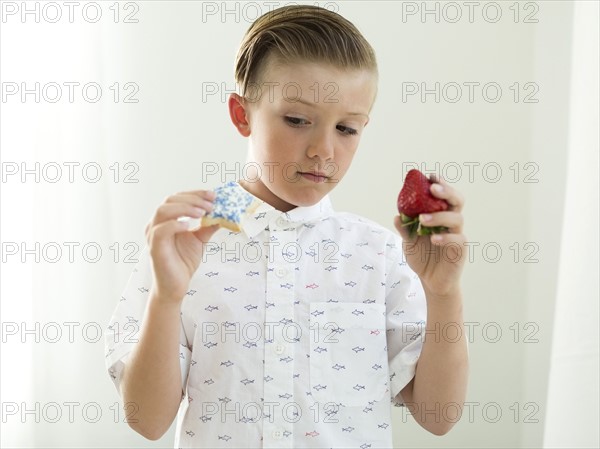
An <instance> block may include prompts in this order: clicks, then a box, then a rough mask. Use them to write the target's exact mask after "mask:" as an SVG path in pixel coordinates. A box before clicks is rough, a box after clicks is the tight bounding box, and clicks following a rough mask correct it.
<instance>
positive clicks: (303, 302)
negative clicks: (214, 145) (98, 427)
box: [105, 181, 426, 449]
mask: <svg viewBox="0 0 600 449" xmlns="http://www.w3.org/2000/svg"><path fill="white" fill-rule="evenodd" d="M233 188H237V189H243V187H241V185H239V183H238V182H236V181H233ZM244 192H245V190H244ZM401 242H402V241H401V238H400V236H399V235H398V234H396V233H394V232H392V231H390V230H388V229H386V228H384V227H382V226H381V225H379V224H377V223H375V222H373V221H370V220H368V219H365V218H362V217H360V216H358V215H355V214H351V213H347V212H336V211H334V210H333V209H332V205H331V201H330V198H329V195H327V196H325V197H324V198H323V199H322V200H321V201H320V202H319V203H317V204H315V205H313V206H309V207H296V208H295V209H292V210H290V211H289V212H287V213H286V212H281V211H279V210H277V209H275V208H273V207H272V206H270V205H269V204H268V203H265V202H263V201H261V204H260V205H259V207H258V208H257V209H255V210H254V212H253V213H251V214H248V215H246V216H245V217H244V218H243V219H242V231H241V232H231V231H229V230H227V229H224V228H220V229H219V230H218V231H217V232H216V233H215V234H214V235H213V237H212V238H211V241H210V242H207V244H206V246H205V249H204V252H205V254H204V256H203V260H202V262H201V264H200V266H199V268H198V270H197V271H196V273H195V274H194V276H193V278H192V280H191V282H190V285H189V290H188V291H187V293H186V295H185V297H184V299H183V302H182V304H181V333H180V335H181V337H180V354H179V356H180V361H181V374H182V380H183V383H182V385H183V386H184V387H183V389H184V391H183V392H182V396H183V399H182V403H181V406H180V409H179V413H178V417H177V430H176V437H175V447H181V448H192V447H211V448H217V447H218V448H226V447H230V448H240V447H251V448H256V447H264V448H297V447H306V448H317V447H319V448H321V447H343V448H351V447H352V448H354V447H355V448H362V449H367V448H381V447H392V422H391V406H392V405H402V402H401V400H400V399H401V398H399V397H397V395H398V393H399V392H400V390H402V388H403V387H404V386H405V385H406V384H407V383H408V382H409V381H410V380H411V379H412V378H413V376H414V374H415V368H416V363H417V360H418V358H419V355H420V353H421V348H422V344H423V340H422V338H423V332H422V331H423V330H424V325H425V320H426V302H425V295H424V292H423V288H422V285H421V282H420V280H419V278H418V277H417V276H416V274H415V273H414V272H413V271H412V270H411V269H410V268H409V267H408V265H407V264H406V262H405V259H404V255H403V253H402V246H401V244H402V243H401ZM151 286H152V270H151V259H150V257H149V252H148V248H147V247H146V248H144V250H143V251H142V252H141V254H140V259H139V262H138V263H137V265H136V267H135V269H134V270H133V273H132V274H131V276H130V278H129V281H128V283H127V286H126V288H125V290H124V292H123V294H122V296H121V298H120V301H119V302H118V304H117V307H116V309H115V311H114V314H113V317H112V318H111V320H110V323H109V324H108V330H107V333H106V340H105V344H106V366H107V369H108V371H109V374H110V376H111V378H112V380H113V382H114V383H115V385H116V387H117V389H119V383H120V380H121V374H122V370H123V367H124V366H125V364H126V363H127V357H128V354H129V353H130V351H131V350H132V348H133V347H134V345H135V343H136V341H137V340H136V337H137V334H138V331H139V329H140V327H141V323H142V321H143V319H144V311H145V307H146V303H147V300H148V296H149V292H150V289H151ZM132 418H135V416H132Z"/></svg>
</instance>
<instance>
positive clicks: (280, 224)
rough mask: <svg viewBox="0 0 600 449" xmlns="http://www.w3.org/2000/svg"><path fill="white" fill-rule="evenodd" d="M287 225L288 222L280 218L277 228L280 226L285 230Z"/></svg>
mask: <svg viewBox="0 0 600 449" xmlns="http://www.w3.org/2000/svg"><path fill="white" fill-rule="evenodd" d="M286 225H287V222H286V221H285V220H284V219H283V218H281V217H279V218H278V219H277V226H279V227H280V228H284V227H285V226H286Z"/></svg>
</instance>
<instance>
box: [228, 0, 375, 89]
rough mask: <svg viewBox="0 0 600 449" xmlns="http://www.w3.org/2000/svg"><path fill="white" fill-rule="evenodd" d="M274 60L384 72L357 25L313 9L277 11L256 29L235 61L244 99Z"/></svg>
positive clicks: (296, 7)
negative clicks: (381, 70) (325, 64)
mask: <svg viewBox="0 0 600 449" xmlns="http://www.w3.org/2000/svg"><path fill="white" fill-rule="evenodd" d="M269 61H276V62H278V63H284V64H285V63H296V62H301V61H307V62H315V63H327V64H331V65H333V66H334V67H337V68H340V69H348V70H351V69H354V70H367V71H371V72H373V73H374V74H375V75H376V76H377V74H378V70H377V60H376V57H375V51H374V50H373V48H372V47H371V45H370V44H369V43H368V42H367V40H366V39H365V37H364V36H363V35H362V34H361V33H360V31H358V29H357V28H356V27H355V26H354V24H352V22H350V21H349V20H347V19H345V18H344V17H342V16H341V15H339V14H337V13H335V12H332V11H330V10H328V9H325V8H321V7H319V6H313V5H289V6H283V7H281V8H277V9H275V10H273V11H269V12H267V13H266V14H263V15H262V16H260V17H259V18H258V19H257V20H256V21H255V22H254V23H253V24H252V25H251V26H250V28H249V29H248V31H247V32H246V34H245V36H244V38H243V40H242V43H241V44H240V49H239V51H238V54H237V58H236V62H235V80H236V82H237V83H238V85H239V86H240V94H241V95H242V96H245V95H246V94H247V92H248V88H249V86H250V85H257V84H259V81H260V80H261V77H262V76H263V75H264V73H265V71H266V69H267V66H268V62H269Z"/></svg>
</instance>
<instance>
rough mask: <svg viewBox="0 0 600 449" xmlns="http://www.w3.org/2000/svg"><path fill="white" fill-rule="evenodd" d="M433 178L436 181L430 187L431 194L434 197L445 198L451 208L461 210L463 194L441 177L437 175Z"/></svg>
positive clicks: (463, 201)
mask: <svg viewBox="0 0 600 449" xmlns="http://www.w3.org/2000/svg"><path fill="white" fill-rule="evenodd" d="M434 179H436V181H435V182H434V183H433V184H432V185H431V187H430V191H431V194H432V195H433V196H435V197H436V198H441V199H443V200H446V201H447V202H448V204H449V205H450V207H451V209H453V210H458V211H460V210H462V208H463V206H464V203H465V200H464V197H463V195H462V194H461V193H460V192H459V191H458V190H456V189H455V188H454V187H452V186H451V185H449V184H448V183H447V182H446V181H444V180H443V179H441V178H439V177H438V178H434Z"/></svg>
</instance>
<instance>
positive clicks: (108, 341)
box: [104, 246, 191, 394]
mask: <svg viewBox="0 0 600 449" xmlns="http://www.w3.org/2000/svg"><path fill="white" fill-rule="evenodd" d="M151 263H152V260H151V258H150V253H149V249H148V247H147V246H145V247H144V249H143V250H142V251H140V258H139V261H138V263H137V264H136V266H135V268H134V269H133V271H132V273H131V275H130V276H129V280H128V282H127V285H126V286H125V289H124V291H123V294H122V295H121V298H120V299H119V302H118V303H117V306H116V308H115V310H114V312H113V315H112V317H111V319H110V322H109V324H108V327H107V329H106V334H105V340H104V346H105V365H106V369H107V370H108V374H109V375H110V377H111V379H112V381H113V383H114V384H115V387H116V388H117V391H118V392H119V394H121V377H122V375H123V368H124V367H125V364H126V363H127V359H128V358H129V354H130V353H131V350H132V349H133V348H134V346H135V345H136V343H137V341H138V336H139V333H140V329H141V326H142V322H143V319H144V314H145V311H146V305H147V303H148V298H149V296H150V288H151V287H152V264H151ZM179 351H180V353H179V360H180V363H181V380H182V386H183V389H184V390H185V385H186V382H187V377H188V372H189V366H190V360H191V351H190V349H189V344H188V342H187V338H186V335H185V332H184V328H183V324H182V325H181V330H180V337H179Z"/></svg>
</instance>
